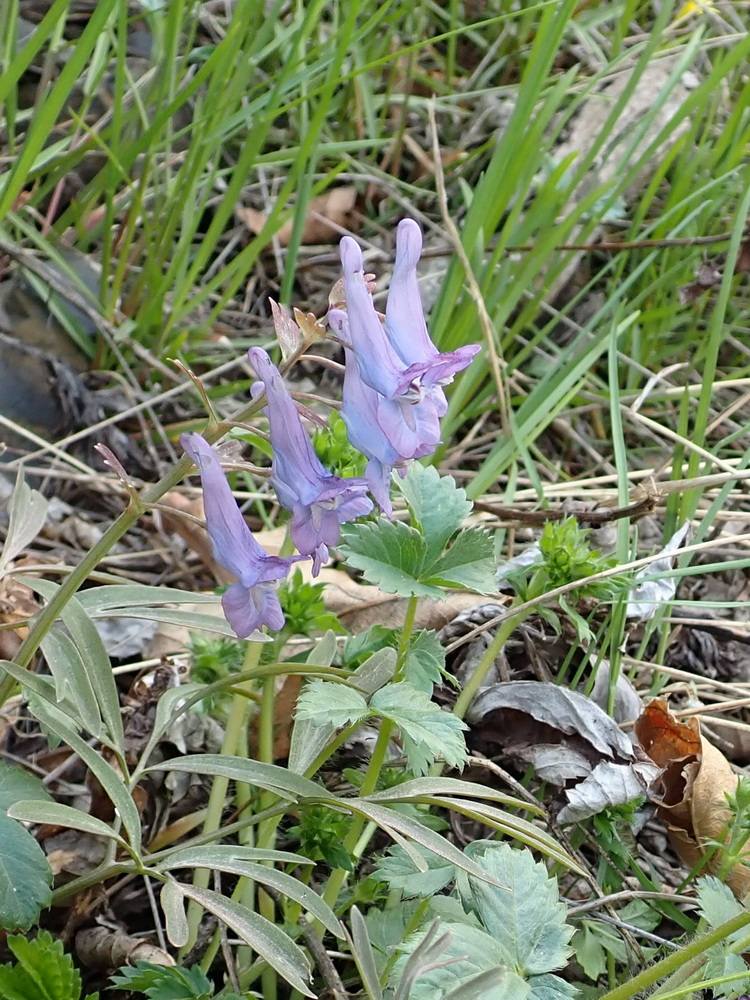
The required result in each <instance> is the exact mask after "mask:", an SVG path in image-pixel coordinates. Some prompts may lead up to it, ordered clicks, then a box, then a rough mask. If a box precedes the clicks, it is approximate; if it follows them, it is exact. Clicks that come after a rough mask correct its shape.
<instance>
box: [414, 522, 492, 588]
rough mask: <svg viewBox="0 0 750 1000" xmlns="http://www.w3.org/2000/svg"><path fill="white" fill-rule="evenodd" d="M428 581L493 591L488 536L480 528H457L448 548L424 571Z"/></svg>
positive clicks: (490, 543)
mask: <svg viewBox="0 0 750 1000" xmlns="http://www.w3.org/2000/svg"><path fill="white" fill-rule="evenodd" d="M425 577H426V579H428V580H429V582H430V583H435V584H440V585H442V586H446V587H463V588H464V589H466V590H476V591H477V592H478V593H480V594H496V593H497V582H496V580H495V557H494V551H493V541H492V536H491V535H490V533H489V532H488V531H485V529H484V528H466V529H465V530H464V531H461V532H459V534H458V535H456V537H455V539H454V540H453V542H452V544H451V546H450V548H449V549H448V550H447V552H445V553H444V554H443V555H442V556H440V557H439V558H438V559H437V560H436V561H435V562H434V563H432V564H431V565H430V566H429V569H428V570H427V572H426V573H425Z"/></svg>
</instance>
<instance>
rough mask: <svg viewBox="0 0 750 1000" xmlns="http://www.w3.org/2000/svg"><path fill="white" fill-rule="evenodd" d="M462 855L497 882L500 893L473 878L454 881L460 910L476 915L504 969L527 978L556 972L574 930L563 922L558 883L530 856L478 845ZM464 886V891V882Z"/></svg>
mask: <svg viewBox="0 0 750 1000" xmlns="http://www.w3.org/2000/svg"><path fill="white" fill-rule="evenodd" d="M466 854H467V856H468V857H470V858H471V859H472V860H473V861H475V862H476V864H478V865H479V866H480V867H481V868H482V869H483V870H484V871H485V872H486V873H487V874H488V875H491V876H492V877H493V879H494V880H495V881H497V882H500V883H502V884H503V885H505V886H507V888H506V889H499V888H496V887H495V886H492V885H488V884H487V883H486V882H484V881H480V880H478V879H476V878H474V877H469V878H468V879H467V880H460V881H459V890H460V892H461V896H462V899H463V902H464V906H466V907H471V908H473V909H474V910H476V912H477V914H478V915H479V917H480V919H481V921H482V923H483V924H484V926H485V927H486V928H487V930H488V931H489V933H490V935H491V936H492V938H493V939H494V940H495V941H496V942H497V946H498V947H499V948H500V949H501V951H502V952H503V954H504V956H505V964H507V965H509V966H510V967H511V968H515V969H519V970H523V974H524V975H526V976H531V975H541V974H542V973H545V972H551V971H552V970H553V969H559V968H561V967H562V966H563V965H565V963H566V962H567V960H568V958H569V956H570V953H571V949H570V947H569V942H570V939H571V937H572V936H573V928H572V927H570V926H569V925H568V924H566V922H565V918H566V912H567V911H566V907H565V904H564V903H562V902H560V898H559V893H558V885H557V880H556V879H554V878H551V877H550V876H549V875H548V873H547V869H546V868H545V867H544V865H543V864H541V863H539V862H537V861H534V858H533V856H532V855H531V853H530V852H529V851H525V850H517V849H515V848H512V847H511V846H510V845H509V844H504V843H497V842H496V841H488V840H484V841H482V840H479V841H475V842H474V843H472V844H469V845H468V846H467V848H466ZM466 881H468V891H467V889H466V886H465V882H466Z"/></svg>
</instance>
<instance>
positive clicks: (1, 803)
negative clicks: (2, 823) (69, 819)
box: [0, 761, 52, 812]
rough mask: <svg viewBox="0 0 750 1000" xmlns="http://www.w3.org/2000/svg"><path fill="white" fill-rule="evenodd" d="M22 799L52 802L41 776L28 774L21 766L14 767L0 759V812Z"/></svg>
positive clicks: (5, 810)
mask: <svg viewBox="0 0 750 1000" xmlns="http://www.w3.org/2000/svg"><path fill="white" fill-rule="evenodd" d="M22 799H35V800H37V801H39V802H52V796H51V795H50V794H49V792H48V791H47V789H46V788H45V787H44V783H43V782H42V780H41V778H37V777H36V775H34V774H29V772H28V771H24V769H23V768H22V767H14V766H13V765H12V764H6V763H5V761H0V812H7V810H8V809H10V807H11V806H12V805H14V804H15V803H16V802H20V801H21V800H22Z"/></svg>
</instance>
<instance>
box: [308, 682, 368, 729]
mask: <svg viewBox="0 0 750 1000" xmlns="http://www.w3.org/2000/svg"><path fill="white" fill-rule="evenodd" d="M367 711H368V709H367V702H366V701H365V699H364V698H363V697H362V695H361V694H360V693H359V691H355V690H354V688H350V687H348V686H347V685H346V684H335V683H333V682H332V681H308V682H307V684H305V686H304V688H303V689H302V692H301V694H300V696H299V698H298V700H297V711H296V712H295V718H297V719H299V720H301V721H302V722H312V723H314V724H315V725H316V726H335V727H336V728H339V727H340V726H348V725H349V724H350V723H352V722H358V721H359V720H360V719H362V718H364V716H365V715H367Z"/></svg>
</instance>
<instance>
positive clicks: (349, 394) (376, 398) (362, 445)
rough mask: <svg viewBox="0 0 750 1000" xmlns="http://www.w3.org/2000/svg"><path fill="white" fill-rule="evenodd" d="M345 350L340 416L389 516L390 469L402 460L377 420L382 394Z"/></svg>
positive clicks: (350, 353) (369, 480) (373, 493)
mask: <svg viewBox="0 0 750 1000" xmlns="http://www.w3.org/2000/svg"><path fill="white" fill-rule="evenodd" d="M344 353H345V355H346V367H345V368H344V390H343V405H342V407H341V416H342V417H343V420H344V423H345V424H346V432H347V436H348V438H349V441H350V442H351V443H352V444H353V445H354V447H355V448H356V449H357V450H358V451H361V452H362V454H363V455H364V456H365V457H366V458H367V459H369V461H368V463H367V469H366V470H365V479H366V480H367V484H368V486H369V487H370V492H371V493H372V495H373V496H374V497H375V499H376V500H377V502H378V504H379V505H380V509H381V510H382V511H384V512H385V513H386V514H387V515H388V517H390V516H391V514H392V513H393V506H392V504H391V497H390V478H391V470H392V469H393V467H394V466H395V465H397V464H403V462H402V461H401V456H400V455H399V453H398V451H396V449H395V448H394V447H393V445H392V444H391V442H390V441H389V440H388V438H387V437H386V435H385V433H384V431H383V429H382V428H381V426H380V424H379V423H378V408H379V406H380V404H381V401H382V396H380V395H379V394H378V393H377V392H375V390H374V389H371V388H370V386H369V385H366V384H365V383H364V382H363V381H362V376H361V375H360V372H359V365H358V364H357V359H356V357H355V355H354V354H353V352H352V351H349V350H345V352H344Z"/></svg>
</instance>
